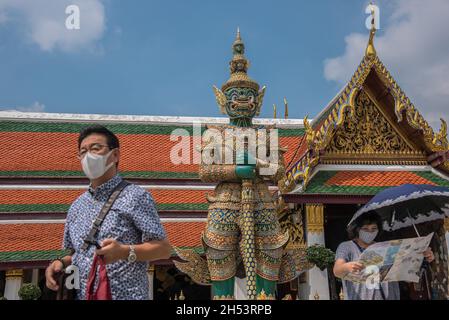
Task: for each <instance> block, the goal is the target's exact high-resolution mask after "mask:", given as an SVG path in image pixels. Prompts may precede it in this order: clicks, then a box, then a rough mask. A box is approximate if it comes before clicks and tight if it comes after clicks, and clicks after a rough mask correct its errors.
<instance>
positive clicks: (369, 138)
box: [281, 22, 449, 193]
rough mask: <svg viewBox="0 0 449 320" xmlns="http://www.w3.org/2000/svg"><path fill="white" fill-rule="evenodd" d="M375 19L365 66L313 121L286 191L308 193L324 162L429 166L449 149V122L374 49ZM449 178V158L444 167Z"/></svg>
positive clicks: (289, 172)
mask: <svg viewBox="0 0 449 320" xmlns="http://www.w3.org/2000/svg"><path fill="white" fill-rule="evenodd" d="M375 32H376V30H375V28H374V22H373V25H372V28H371V31H370V38H369V41H368V45H367V48H366V51H365V55H364V56H363V58H362V61H361V63H360V65H359V66H358V68H357V70H356V71H355V72H354V74H353V76H352V77H351V79H350V81H349V82H348V83H347V84H346V85H345V86H344V87H343V89H342V90H341V91H340V92H339V93H338V94H337V95H336V96H335V98H334V99H332V101H331V102H330V103H329V104H328V105H327V106H326V107H325V108H324V109H323V111H322V112H320V113H319V115H318V116H317V117H316V118H315V119H314V120H313V121H312V122H309V121H308V119H307V117H306V118H305V119H304V127H305V135H304V139H303V141H302V142H301V144H300V145H299V147H298V148H297V157H298V160H297V161H295V162H294V163H293V164H292V165H291V166H290V167H289V168H288V170H287V175H286V178H285V180H284V181H283V183H282V184H281V189H282V191H283V193H289V192H292V191H293V190H296V192H298V191H299V190H300V192H306V190H307V187H308V185H309V183H310V181H311V180H310V179H311V176H312V175H313V174H314V171H315V168H316V167H317V166H318V165H319V164H369V165H371V168H370V170H372V171H376V170H377V166H381V165H387V164H389V165H420V166H424V167H425V166H428V165H429V161H428V157H429V156H430V155H432V154H434V153H436V152H447V151H449V143H448V140H447V125H446V122H445V121H444V120H443V119H441V129H440V131H439V132H437V133H436V132H434V130H433V129H432V127H431V126H430V125H429V124H428V122H427V121H426V120H425V119H424V117H423V116H422V115H421V114H420V113H419V111H418V109H417V108H416V107H415V106H414V105H413V104H412V103H411V101H410V99H409V98H408V97H407V96H406V95H405V93H404V92H403V91H402V89H401V88H400V87H399V86H398V84H397V83H396V81H395V80H394V78H393V77H392V76H391V74H390V73H389V71H388V70H387V68H386V67H385V66H384V65H383V63H382V62H381V60H380V58H379V57H378V56H377V52H376V50H375V47H374V35H375ZM438 170H440V171H441V172H442V173H443V174H445V175H446V176H449V161H446V162H443V163H441V164H439V165H438Z"/></svg>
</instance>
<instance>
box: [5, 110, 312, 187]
mask: <svg viewBox="0 0 449 320" xmlns="http://www.w3.org/2000/svg"><path fill="white" fill-rule="evenodd" d="M254 122H255V123H257V124H261V125H264V124H268V123H270V124H273V123H276V124H277V126H278V127H279V135H280V144H281V145H282V146H287V147H288V149H289V151H288V152H287V154H286V159H287V161H290V160H291V158H292V157H293V154H294V151H295V149H296V147H297V145H298V143H299V141H301V138H302V135H303V133H304V130H303V127H302V120H299V119H296V120H295V119H255V121H254ZM92 123H101V124H103V125H105V126H107V127H108V128H109V129H111V130H112V131H113V132H114V133H116V134H117V135H118V137H119V139H120V143H121V146H122V148H123V150H126V152H124V153H123V154H122V157H121V159H120V171H121V173H122V174H123V176H124V177H125V178H135V179H145V180H152V179H153V180H156V179H176V180H180V179H187V180H190V179H193V180H197V179H198V165H197V164H178V165H175V164H173V163H172V161H170V150H171V148H172V147H173V146H175V145H176V144H177V143H178V141H177V140H176V141H171V140H170V134H171V133H172V132H173V130H175V129H178V128H183V129H185V130H186V131H185V132H186V134H188V135H190V142H191V144H192V145H193V128H192V124H193V123H202V124H205V123H209V124H211V123H212V124H214V123H218V124H219V123H227V119H225V118H201V117H198V118H189V117H148V116H142V117H136V116H102V115H58V114H48V113H47V114H26V113H8V112H0V140H1V141H2V145H1V147H0V148H1V150H9V152H8V154H9V156H8V157H3V158H2V159H0V178H1V177H7V178H18V177H22V178H23V177H24V178H38V177H45V178H84V174H83V173H82V172H81V168H80V164H79V161H78V159H77V158H76V150H75V149H76V141H77V136H78V133H79V131H80V130H81V128H83V127H85V126H87V125H89V124H92ZM203 129H204V127H203ZM50 145H52V147H51V148H50V147H49V146H50ZM155 150H157V153H155ZM11 151H13V152H11ZM86 181H87V180H86Z"/></svg>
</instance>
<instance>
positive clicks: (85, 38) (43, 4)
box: [0, 0, 105, 52]
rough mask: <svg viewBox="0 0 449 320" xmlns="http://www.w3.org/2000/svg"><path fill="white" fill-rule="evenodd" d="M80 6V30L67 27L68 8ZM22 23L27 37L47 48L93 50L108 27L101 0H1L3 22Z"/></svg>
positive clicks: (28, 39)
mask: <svg viewBox="0 0 449 320" xmlns="http://www.w3.org/2000/svg"><path fill="white" fill-rule="evenodd" d="M72 4H74V5H77V6H78V7H79V9H80V29H79V30H68V29H67V28H66V23H65V22H66V19H67V17H68V15H67V14H66V13H65V9H66V7H67V6H69V5H72ZM5 22H6V23H15V24H17V25H18V26H20V29H21V30H22V31H23V33H24V35H25V37H26V40H27V41H30V42H32V43H35V44H37V45H38V46H39V48H40V49H42V50H44V51H53V50H55V49H59V50H62V51H66V52H72V51H79V50H83V49H88V50H94V49H96V48H95V45H96V42H97V41H98V40H100V39H101V37H102V36H103V33H104V30H105V10H104V6H103V3H102V0H32V1H30V0H0V23H5Z"/></svg>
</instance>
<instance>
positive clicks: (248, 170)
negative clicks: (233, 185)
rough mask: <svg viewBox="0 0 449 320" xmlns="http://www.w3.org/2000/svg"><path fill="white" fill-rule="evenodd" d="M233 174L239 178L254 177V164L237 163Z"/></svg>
mask: <svg viewBox="0 0 449 320" xmlns="http://www.w3.org/2000/svg"><path fill="white" fill-rule="evenodd" d="M235 174H236V175H237V177H239V178H240V179H253V178H255V177H256V166H255V165H237V166H236V167H235Z"/></svg>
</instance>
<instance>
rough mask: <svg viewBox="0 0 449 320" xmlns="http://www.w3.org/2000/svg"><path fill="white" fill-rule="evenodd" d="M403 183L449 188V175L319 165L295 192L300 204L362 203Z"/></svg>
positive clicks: (410, 169) (405, 169)
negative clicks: (306, 182) (307, 180)
mask: <svg viewBox="0 0 449 320" xmlns="http://www.w3.org/2000/svg"><path fill="white" fill-rule="evenodd" d="M403 184H429V185H438V186H443V187H448V188H449V177H447V176H445V175H444V174H442V173H441V172H439V171H437V170H435V169H434V168H431V167H429V166H376V167H374V168H373V166H369V165H365V166H360V165H318V166H317V167H316V168H315V170H314V173H313V175H312V176H311V178H310V181H309V183H308V185H307V187H306V188H305V189H304V188H303V186H301V185H298V186H297V189H295V190H294V191H293V192H292V194H294V196H295V202H299V203H308V202H313V201H312V200H311V199H314V201H317V200H318V199H319V201H320V203H360V204H363V203H365V202H367V201H368V200H370V198H371V197H372V196H374V195H376V194H377V193H378V192H380V191H382V190H384V189H386V188H389V187H396V186H400V185H403ZM284 198H285V199H286V200H288V199H289V195H284Z"/></svg>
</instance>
